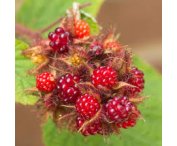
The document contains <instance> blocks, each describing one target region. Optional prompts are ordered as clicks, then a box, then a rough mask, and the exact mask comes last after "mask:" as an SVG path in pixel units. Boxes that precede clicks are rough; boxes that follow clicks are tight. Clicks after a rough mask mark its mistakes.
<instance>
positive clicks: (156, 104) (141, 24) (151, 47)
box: [16, 0, 162, 146]
mask: <svg viewBox="0 0 177 146" xmlns="http://www.w3.org/2000/svg"><path fill="white" fill-rule="evenodd" d="M80 1H86V0H80ZM67 2H69V4H68V3H67ZM71 2H72V0H66V1H64V0H51V1H48V0H16V22H20V23H23V24H25V25H27V26H29V27H30V28H42V27H45V26H46V25H47V24H50V23H51V22H52V21H54V20H55V19H56V18H57V17H58V16H59V15H61V13H62V12H63V11H64V9H65V8H67V7H68V6H71V5H70V4H71ZM92 2H93V7H91V8H90V10H89V11H92V13H93V14H95V12H96V10H95V5H98V4H99V3H100V2H101V0H95V1H94V0H92ZM66 3H67V4H66ZM161 3H162V2H161V0H156V1H153V0H149V1H147V0H133V1H132V0H107V1H104V3H103V4H102V6H101V8H100V11H99V12H98V14H97V20H98V22H99V24H101V25H102V26H103V27H108V28H109V27H110V25H112V26H114V27H116V28H117V32H120V33H121V37H120V41H121V42H122V43H123V44H128V45H129V46H130V47H131V48H133V52H134V53H135V54H136V55H139V56H140V57H141V58H143V60H145V61H146V62H148V63H149V64H151V66H153V67H150V66H149V65H147V64H146V63H142V61H141V60H139V59H137V58H136V59H135V63H136V64H137V65H138V66H139V67H140V68H141V69H143V70H144V71H145V74H146V76H145V78H146V89H145V92H144V94H145V95H147V96H149V97H150V98H149V99H147V100H146V101H145V102H144V103H143V104H142V105H141V107H140V108H141V111H142V114H143V116H144V118H145V122H144V121H139V122H138V125H137V127H135V128H132V129H129V130H123V131H122V134H121V135H120V136H112V137H110V138H108V139H106V140H104V139H103V138H102V137H99V136H96V137H91V138H88V139H84V138H83V137H80V136H79V135H71V134H68V133H67V132H64V133H63V134H58V133H57V131H55V127H54V125H53V124H52V123H51V121H48V123H47V124H45V125H44V126H43V129H45V133H44V135H43V136H44V137H45V136H46V137H48V139H47V140H45V141H44V142H45V144H47V146H60V145H65V146H66V145H67V146H75V145H76V146H83V145H86V146H87V145H89V146H102V145H112V146H117V145H120V146H161V131H162V129H161V124H162V122H161V117H162V115H161V90H162V89H161V86H162V85H161V75H160V74H161V59H162V58H161V48H162V47H161V38H162V24H161V21H162V16H161V15H162V14H161V7H162V4H161ZM61 4H62V5H61ZM154 68H155V69H154ZM40 123H41V121H40V117H37V115H36V113H35V112H34V108H33V107H30V106H22V105H19V104H16V146H43V145H44V143H43V142H42V130H41V127H40ZM51 129H53V130H54V131H53V132H52V130H51ZM49 141H51V142H49ZM50 144H51V145H50Z"/></svg>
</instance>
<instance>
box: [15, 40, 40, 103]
mask: <svg viewBox="0 0 177 146" xmlns="http://www.w3.org/2000/svg"><path fill="white" fill-rule="evenodd" d="M27 47H28V45H27V44H26V43H24V42H22V41H20V40H16V41H15V101H16V102H17V103H21V104H24V105H33V104H35V103H36V101H37V99H38V98H37V97H36V96H32V95H28V94H26V93H25V91H24V90H25V89H27V88H30V87H34V86H35V85H34V84H35V79H34V77H33V76H29V75H28V74H27V71H28V70H29V69H31V68H32V67H33V66H34V65H33V64H32V62H31V61H30V60H29V59H27V58H25V57H24V56H22V55H21V51H22V50H24V49H26V48H27Z"/></svg>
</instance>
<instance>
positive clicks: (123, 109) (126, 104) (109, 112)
mask: <svg viewBox="0 0 177 146" xmlns="http://www.w3.org/2000/svg"><path fill="white" fill-rule="evenodd" d="M133 106H134V105H133V104H132V103H131V102H130V101H129V100H128V99H127V97H114V98H113V99H110V100H109V101H108V103H107V104H106V106H105V114H106V116H107V118H108V119H109V120H111V121H113V122H122V121H124V120H125V119H127V118H128V117H129V115H130V114H131V113H132V108H133Z"/></svg>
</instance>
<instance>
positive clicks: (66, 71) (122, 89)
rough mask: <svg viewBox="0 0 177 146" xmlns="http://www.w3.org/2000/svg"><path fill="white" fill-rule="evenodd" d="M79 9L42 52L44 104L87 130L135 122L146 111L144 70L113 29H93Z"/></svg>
mask: <svg viewBox="0 0 177 146" xmlns="http://www.w3.org/2000/svg"><path fill="white" fill-rule="evenodd" d="M74 11H75V9H74V10H73V11H69V12H70V13H71V14H69V17H67V16H66V18H64V19H63V21H62V23H61V24H60V27H57V28H56V29H55V31H54V32H51V33H49V35H48V38H49V42H50V43H48V47H49V48H50V51H49V52H46V51H42V52H41V53H39V54H38V55H40V56H45V57H46V58H47V59H48V62H47V64H45V65H43V66H42V65H40V66H38V67H37V68H36V70H35V73H36V74H37V75H36V88H37V90H38V92H39V94H38V95H39V96H40V99H39V102H38V106H39V105H40V106H39V107H42V108H41V109H45V110H44V114H45V113H46V112H50V113H52V114H50V115H54V116H52V118H53V120H54V121H58V122H61V124H62V123H63V125H67V127H69V129H71V130H74V131H79V132H80V133H81V134H83V135H84V136H88V135H95V134H101V135H109V134H112V133H116V132H119V131H120V129H121V128H125V129H127V128H130V127H134V126H135V125H136V123H137V120H138V119H139V117H140V116H141V113H140V111H139V110H138V104H139V103H141V102H140V99H143V97H142V95H141V92H142V91H143V88H144V74H143V72H142V71H140V70H139V69H138V68H136V67H134V65H133V64H132V61H131V56H132V55H131V52H129V50H128V49H126V47H125V46H123V45H121V44H120V43H119V42H118V41H117V39H116V35H115V34H114V33H113V32H112V31H110V32H108V33H106V34H104V33H103V34H99V35H97V36H93V35H91V33H90V29H91V28H90V26H89V23H87V22H86V21H85V20H82V19H79V20H78V18H80V17H77V16H76V14H80V13H78V12H77V13H76V12H74ZM72 13H74V14H72ZM71 24H73V25H71ZM71 26H72V27H71ZM71 36H72V37H71ZM41 47H43V46H41ZM44 50H45V49H44ZM51 52H52V53H51ZM47 53H48V54H47ZM125 77H126V78H125ZM35 92H36V90H35ZM137 101H138V102H137ZM61 119H62V120H61ZM66 123H67V124H66Z"/></svg>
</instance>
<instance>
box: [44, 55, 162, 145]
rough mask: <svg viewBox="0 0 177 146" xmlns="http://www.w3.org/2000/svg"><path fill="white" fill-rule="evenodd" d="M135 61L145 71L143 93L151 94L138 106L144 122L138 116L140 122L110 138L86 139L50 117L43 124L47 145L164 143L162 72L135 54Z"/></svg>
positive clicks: (95, 137)
mask: <svg viewBox="0 0 177 146" xmlns="http://www.w3.org/2000/svg"><path fill="white" fill-rule="evenodd" d="M134 62H135V64H136V65H137V66H138V67H139V68H140V69H142V70H143V71H144V73H145V81H146V84H145V91H144V95H147V96H149V98H148V99H147V100H145V101H144V103H143V104H142V105H141V106H140V107H139V108H140V110H141V112H142V115H143V116H144V119H145V122H144V121H143V120H139V122H138V124H137V126H135V127H134V128H130V129H128V130H122V132H121V135H120V136H116V135H113V136H111V137H109V138H108V139H107V142H106V141H105V140H104V139H103V137H101V136H90V137H87V138H86V139H85V138H84V137H83V136H81V135H79V134H77V133H69V132H67V131H65V130H63V131H60V132H59V131H58V130H57V127H56V126H55V124H54V123H53V122H52V120H51V119H49V120H48V121H47V122H46V123H45V124H44V125H43V138H44V143H45V144H46V146H63V145H64V146H71V145H72V146H83V145H87V146H103V145H104V146H118V145H119V146H161V144H162V142H161V138H162V135H161V134H162V107H161V105H162V100H161V97H162V79H161V75H160V74H159V73H157V71H155V69H153V68H152V67H151V66H150V65H148V64H147V63H144V62H143V61H142V60H141V59H140V58H137V57H135V58H134Z"/></svg>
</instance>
